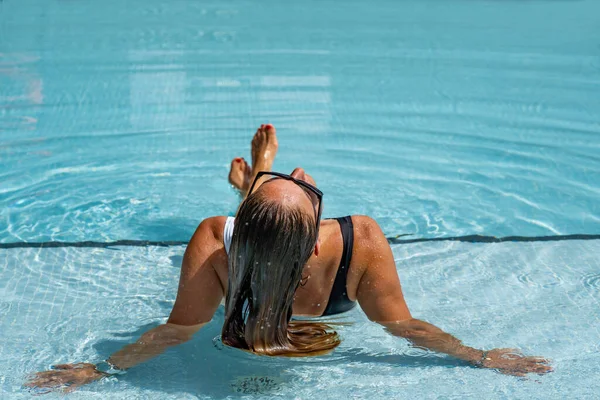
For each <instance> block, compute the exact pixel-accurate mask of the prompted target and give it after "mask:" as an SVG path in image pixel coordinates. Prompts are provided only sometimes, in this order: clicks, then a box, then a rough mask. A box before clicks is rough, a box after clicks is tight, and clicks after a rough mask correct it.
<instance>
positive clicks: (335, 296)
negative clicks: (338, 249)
mask: <svg viewBox="0 0 600 400" xmlns="http://www.w3.org/2000/svg"><path fill="white" fill-rule="evenodd" d="M335 220H336V221H337V222H338V223H339V224H340V229H341V230H342V239H343V241H344V250H343V253H342V259H341V260H340V265H339V266H338V270H337V274H336V275H335V281H334V282H333V287H332V288H331V294H330V295H329V300H328V302H327V307H326V308H325V311H324V312H323V316H326V315H333V314H339V313H343V312H346V311H348V310H351V309H352V308H354V307H355V306H356V302H355V301H352V300H350V299H349V298H348V293H347V291H346V280H347V279H348V270H349V269H350V261H352V248H353V247H354V226H353V225H352V218H351V217H350V216H347V217H341V218H335Z"/></svg>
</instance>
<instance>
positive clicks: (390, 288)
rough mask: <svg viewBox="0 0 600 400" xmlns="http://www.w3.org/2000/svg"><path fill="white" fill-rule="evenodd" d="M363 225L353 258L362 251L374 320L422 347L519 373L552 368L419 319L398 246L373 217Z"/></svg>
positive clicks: (363, 292)
mask: <svg viewBox="0 0 600 400" xmlns="http://www.w3.org/2000/svg"><path fill="white" fill-rule="evenodd" d="M358 225H359V226H358V227H357V229H356V231H355V234H356V235H357V240H356V241H355V246H358V248H355V251H354V254H353V257H355V256H356V257H357V260H356V261H358V263H359V264H360V265H363V266H364V268H363V270H362V276H361V277H360V280H359V284H358V287H357V293H356V297H357V299H358V302H359V303H360V306H361V308H362V309H363V311H364V312H365V314H366V315H367V317H369V319H370V320H371V321H374V322H377V323H379V324H381V325H383V326H384V327H385V328H386V329H387V330H388V331H389V332H390V333H392V334H393V335H396V336H400V337H404V338H406V339H408V340H410V341H411V342H412V343H414V344H415V345H416V346H419V347H424V348H427V349H430V350H433V351H437V352H440V353H446V354H448V355H451V356H453V357H456V358H459V359H461V360H465V361H468V362H470V363H472V364H474V365H477V366H480V367H485V368H494V369H499V370H500V372H502V373H506V374H511V375H518V376H523V375H525V374H526V373H530V372H533V373H538V374H542V373H546V372H550V371H552V367H550V366H549V365H548V361H547V360H545V359H543V358H540V357H526V356H523V355H521V354H520V353H518V352H517V351H515V350H513V349H494V350H490V351H483V350H479V349H475V348H473V347H469V346H465V345H463V344H462V342H461V341H460V340H459V339H457V338H455V337H454V336H452V335H450V334H449V333H446V332H444V331H443V330H441V329H440V328H438V327H436V326H434V325H432V324H430V323H427V322H425V321H421V320H418V319H415V318H413V317H412V315H411V314H410V311H409V309H408V306H407V305H406V301H405V300H404V295H403V294H402V288H401V286H400V279H399V277H398V272H397V271H396V264H395V262H394V256H393V254H392V249H391V248H390V245H389V243H388V241H387V239H386V237H385V235H384V234H383V232H382V231H381V229H380V228H379V225H377V223H376V222H375V221H374V220H372V219H371V218H365V217H362V218H361V223H360V224H358Z"/></svg>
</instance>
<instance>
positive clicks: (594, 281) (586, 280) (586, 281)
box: [581, 273, 600, 289]
mask: <svg viewBox="0 0 600 400" xmlns="http://www.w3.org/2000/svg"><path fill="white" fill-rule="evenodd" d="M581 281H582V283H583V286H584V287H586V288H590V289H600V274H599V273H595V274H588V275H586V276H584V277H583V279H582V280H581Z"/></svg>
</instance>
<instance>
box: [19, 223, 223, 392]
mask: <svg viewBox="0 0 600 400" xmlns="http://www.w3.org/2000/svg"><path fill="white" fill-rule="evenodd" d="M214 228H215V221H214V219H213V218H211V219H208V220H204V221H203V222H202V223H201V224H200V226H199V227H198V229H197V230H196V233H195V234H194V236H193V237H192V239H191V240H190V243H189V245H188V247H187V249H186V251H185V255H184V257H183V263H182V266H181V276H180V279H179V289H178V291H177V299H176V300H175V304H174V306H173V310H172V311H171V315H170V316H169V319H168V321H167V323H166V324H162V325H159V326H157V327H156V328H153V329H151V330H149V331H148V332H146V333H144V334H143V335H142V336H141V337H140V338H139V339H138V340H137V341H136V342H135V343H132V344H128V345H127V346H125V347H123V348H122V349H121V350H119V351H117V352H116V353H114V354H113V355H111V356H110V357H109V359H108V360H107V363H108V364H109V365H110V366H112V367H113V368H114V369H116V370H125V369H129V368H131V367H134V366H136V365H138V364H140V363H143V362H145V361H148V360H150V359H152V358H154V357H156V356H158V355H159V354H161V353H163V352H164V351H165V350H166V349H167V348H169V347H172V346H176V345H178V344H181V343H185V342H187V341H188V340H190V339H191V338H192V336H193V335H194V334H195V333H196V332H197V331H198V330H199V329H200V328H201V327H202V326H204V325H205V324H206V323H207V322H209V321H210V320H211V319H212V316H213V315H214V313H215V311H216V309H217V307H218V306H219V304H220V302H221V299H222V298H223V293H224V290H223V286H222V285H221V281H220V279H219V276H218V275H217V273H216V270H215V268H214V263H215V262H222V260H221V258H222V257H223V254H222V253H223V251H222V245H221V246H220V247H219V241H217V240H216V239H215V236H214ZM54 368H55V369H54V370H51V371H43V372H38V373H36V374H34V375H33V376H32V377H31V378H30V380H29V381H28V382H27V383H26V384H25V386H27V387H31V388H42V389H48V390H52V389H56V388H61V387H62V388H65V390H67V391H70V390H73V389H75V388H77V387H78V386H81V385H84V384H87V383H90V382H93V381H95V380H98V379H101V378H103V377H104V376H107V375H108V374H107V373H105V372H102V371H99V370H98V369H97V368H96V365H94V364H91V363H79V364H63V365H57V366H55V367H54Z"/></svg>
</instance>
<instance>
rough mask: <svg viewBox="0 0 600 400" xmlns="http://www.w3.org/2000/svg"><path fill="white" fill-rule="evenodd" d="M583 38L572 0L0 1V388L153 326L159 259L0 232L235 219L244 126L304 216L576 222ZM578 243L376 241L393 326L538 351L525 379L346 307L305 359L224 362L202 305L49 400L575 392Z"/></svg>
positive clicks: (599, 283) (594, 224)
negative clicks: (203, 322) (321, 345)
mask: <svg viewBox="0 0 600 400" xmlns="http://www.w3.org/2000/svg"><path fill="white" fill-rule="evenodd" d="M599 34H600V3H598V2H595V1H511V2H504V1H475V0H469V1H459V0H453V1H433V0H431V1H410V0H406V1H401V2H398V1H391V0H390V1H382V0H378V1H375V2H371V3H367V2H359V1H348V2H344V3H343V4H342V3H340V2H334V1H325V2H322V1H321V2H316V1H308V2H302V3H297V4H284V3H279V2H274V1H263V2H256V1H241V0H235V1H231V2H228V3H227V4H222V3H220V2H216V1H213V2H211V1H207V2H191V1H172V2H168V3H167V2H159V1H156V0H150V1H144V2H142V1H135V2H131V3H128V5H127V6H124V5H123V4H122V2H117V1H114V0H112V1H104V2H101V3H100V2H94V1H76V2H75V1H58V0H49V1H41V0H40V1H34V0H22V1H17V0H4V1H1V2H0V337H1V339H2V340H1V341H0V394H1V396H0V397H7V398H27V397H29V396H30V394H29V393H28V392H26V391H25V390H23V389H22V388H21V384H22V382H23V380H24V377H25V375H26V374H27V373H30V372H33V371H38V370H41V369H46V368H48V367H49V366H50V365H52V364H56V363H60V362H74V361H94V360H99V359H103V358H105V357H106V356H107V355H108V354H110V352H111V351H114V350H116V349H117V348H119V346H121V345H122V344H123V343H126V342H127V341H130V340H133V338H134V337H136V335H139V334H140V333H141V332H142V331H143V330H144V329H146V328H148V327H150V326H154V325H156V324H159V323H161V322H163V321H164V320H165V317H166V316H167V314H168V312H169V310H170V307H171V305H172V303H173V300H174V296H175V287H176V284H177V279H178V267H179V264H180V257H181V255H182V254H183V251H184V247H183V246H171V247H158V246H149V247H141V248H140V247H128V246H120V247H113V248H108V249H107V248H54V249H47V248H42V249H31V248H22V247H19V248H7V247H8V244H10V243H23V242H46V241H71V242H79V241H88V240H90V241H98V242H105V241H114V240H121V239H131V240H152V241H185V240H187V239H189V237H190V235H191V233H192V232H193V230H194V229H195V227H196V226H197V224H198V222H199V221H200V220H202V218H204V217H207V216H211V215H215V214H230V213H231V212H232V211H234V210H235V207H236V205H237V202H238V198H237V196H236V194H235V193H234V191H233V190H232V189H231V188H230V187H229V185H228V184H227V180H226V178H227V172H228V166H229V161H230V160H231V158H233V157H235V156H245V157H246V158H249V141H250V138H251V135H252V133H253V131H254V130H255V128H256V126H258V125H260V124H261V123H265V122H270V123H273V124H274V125H275V126H276V127H277V128H278V134H279V143H280V151H279V155H278V160H277V161H276V162H275V168H276V169H277V170H281V171H284V172H285V171H290V170H292V169H293V168H294V167H296V166H303V167H304V168H305V169H306V170H307V171H308V172H309V173H311V174H312V175H313V176H314V177H315V179H316V180H317V183H318V184H319V186H320V187H321V188H322V190H323V191H324V193H325V209H324V216H325V217H332V216H340V215H346V214H368V215H371V216H373V217H374V218H375V219H377V221H378V222H379V223H380V224H381V226H382V228H383V229H384V232H385V233H386V234H387V235H388V236H390V237H393V236H396V235H399V234H408V235H409V236H406V237H403V238H407V239H421V238H423V239H434V238H444V237H454V236H462V235H473V234H478V235H485V236H511V235H519V236H529V237H539V236H554V237H556V236H562V235H571V234H587V235H598V234H600V206H599V205H598V204H600V201H599V199H600V178H599V176H600V118H599V117H598V116H599V115H600V96H599V95H598V93H600V47H599V45H598V41H597V38H598V37H599ZM2 246H4V247H2ZM599 246H600V241H599V240H585V241H583V240H564V241H556V242H515V243H495V244H485V243H463V242H423V243H413V244H393V245H392V247H393V250H394V254H395V257H396V261H397V266H398V272H399V275H400V278H401V280H402V282H403V288H404V290H405V292H406V298H407V301H408V304H409V306H410V307H411V310H413V314H414V315H415V316H416V317H418V318H421V319H425V320H428V321H430V322H432V323H434V324H436V325H438V326H440V327H442V328H443V329H445V330H447V331H449V332H451V333H453V334H455V335H456V336H457V337H459V338H461V339H463V340H464V341H465V342H466V343H467V344H469V345H473V346H480V347H486V348H489V347H519V348H521V349H523V350H524V351H525V352H526V353H528V354H534V355H543V356H546V357H549V358H551V359H553V360H554V361H553V362H554V366H555V367H556V371H555V372H554V373H553V374H550V375H547V376H543V377H539V378H538V377H535V378H532V379H529V380H518V379H515V378H511V377H506V376H502V375H499V374H497V373H494V372H492V371H484V370H478V369H474V368H469V367H467V366H465V365H463V364H461V363H458V362H455V361H453V360H450V359H448V358H445V357H441V356H438V355H432V354H429V353H424V352H421V351H419V350H415V349H412V348H410V347H409V346H408V345H407V344H406V343H405V342H403V341H402V340H399V339H396V338H393V337H390V336H388V335H386V334H385V333H384V332H383V331H382V330H381V329H380V328H379V327H377V326H375V325H373V324H370V323H369V322H368V321H366V319H365V317H364V316H363V315H362V313H361V311H360V310H354V311H352V312H351V313H350V314H349V315H347V316H345V317H344V318H346V319H347V320H349V321H353V322H354V324H353V325H352V326H350V327H347V328H344V329H343V331H342V336H343V340H344V342H343V344H342V346H341V348H340V349H339V350H338V351H336V352H335V353H334V354H333V355H332V356H330V357H322V358H318V359H311V360H280V359H276V360H265V359H257V358H252V357H247V356H241V355H239V354H238V353H237V352H232V351H230V350H227V349H222V348H220V347H219V345H218V343H216V344H215V343H213V338H214V337H215V336H217V335H218V332H219V324H220V322H222V315H221V314H218V315H217V316H216V317H215V320H214V321H213V322H212V323H211V325H210V326H208V327H207V328H206V329H204V330H203V331H201V332H200V333H199V334H198V335H197V337H196V338H195V340H194V341H192V342H191V343H188V344H186V345H184V346H181V347H180V348H178V349H174V350H172V351H169V352H168V353H166V354H164V355H163V356H161V357H159V358H158V359H156V360H155V361H152V362H150V363H148V364H146V365H143V366H141V367H139V368H138V369H135V370H132V371H130V372H129V373H128V374H127V375H125V376H124V377H120V378H119V379H111V380H107V381H104V382H101V383H97V384H94V385H90V386H88V387H86V388H84V389H82V390H81V391H79V392H76V393H73V394H72V395H70V396H72V397H74V398H90V397H98V398H107V397H110V398H135V397H137V398H226V397H228V396H229V397H232V398H238V397H248V398H258V397H265V396H272V397H284V398H289V397H293V396H296V397H298V398H307V397H312V396H316V395H319V396H322V397H323V398H331V399H336V398H365V397H370V398H397V397H406V398H417V397H418V398H464V397H468V396H472V397H484V398H548V397H564V396H569V397H572V398H586V397H587V398H593V396H594V393H595V392H598V391H599V390H600V387H599V385H598V383H597V382H598V379H597V370H598V367H600V356H599V355H598V350H599V347H598V346H599V344H598V343H600V341H599V339H600V331H599V326H600V325H599V311H598V310H599V307H598V306H599V304H598V301H599V296H600V295H599V289H600V256H599V255H598V254H599V252H598V250H599ZM220 312H222V311H220ZM251 376H259V377H260V376H264V377H269V379H271V380H272V383H270V384H269V385H266V386H264V385H263V386H261V387H259V388H257V389H252V387H253V386H252V385H253V383H252V382H253V381H252V380H251V378H249V377H251ZM270 382H271V381H270ZM244 387H246V388H247V387H250V389H249V390H247V391H248V393H243V390H242V389H243V388H244ZM238 390H242V392H239V391H238Z"/></svg>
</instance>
